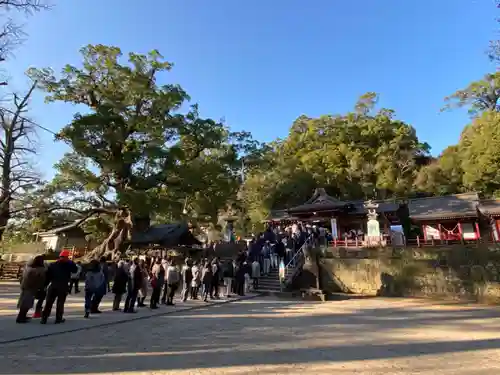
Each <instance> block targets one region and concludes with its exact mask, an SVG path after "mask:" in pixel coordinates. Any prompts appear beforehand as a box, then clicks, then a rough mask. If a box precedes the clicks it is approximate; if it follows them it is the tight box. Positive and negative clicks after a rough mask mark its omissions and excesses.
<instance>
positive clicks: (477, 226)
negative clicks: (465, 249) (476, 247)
mask: <svg viewBox="0 0 500 375" xmlns="http://www.w3.org/2000/svg"><path fill="white" fill-rule="evenodd" d="M475 232H476V239H477V240H479V238H481V232H480V231H479V223H478V222H477V221H476V230H475Z"/></svg>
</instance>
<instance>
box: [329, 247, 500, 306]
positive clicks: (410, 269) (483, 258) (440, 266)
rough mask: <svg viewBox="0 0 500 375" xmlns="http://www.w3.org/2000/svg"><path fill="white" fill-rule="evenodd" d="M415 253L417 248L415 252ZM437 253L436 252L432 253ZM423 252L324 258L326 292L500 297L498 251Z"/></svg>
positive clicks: (499, 300)
mask: <svg viewBox="0 0 500 375" xmlns="http://www.w3.org/2000/svg"><path fill="white" fill-rule="evenodd" d="M411 254H412V255H413V253H411ZM432 254H434V256H432ZM432 254H431V256H429V254H426V255H425V256H422V257H417V258H416V259H415V257H413V256H410V257H402V258H397V259H394V258H392V259H391V258H387V257H386V258H382V257H381V258H378V259H339V258H337V259H327V258H326V259H325V258H323V259H321V261H320V264H321V268H322V272H321V277H322V287H323V289H324V290H325V291H328V292H339V291H342V292H351V293H357V294H364V295H370V296H376V295H384V296H408V297H430V298H444V299H455V300H457V299H458V300H468V301H470V300H472V301H478V302H487V303H500V283H499V274H500V272H499V270H500V261H499V259H498V258H499V255H498V254H496V253H493V252H491V251H487V250H486V251H485V250H484V249H472V250H471V249H460V250H458V251H457V252H455V253H452V252H445V253H439V252H435V251H434V252H432Z"/></svg>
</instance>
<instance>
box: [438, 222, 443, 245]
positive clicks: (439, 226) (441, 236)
mask: <svg viewBox="0 0 500 375" xmlns="http://www.w3.org/2000/svg"><path fill="white" fill-rule="evenodd" d="M442 229H443V227H442V226H441V223H439V224H438V231H439V240H440V241H441V242H443V232H442Z"/></svg>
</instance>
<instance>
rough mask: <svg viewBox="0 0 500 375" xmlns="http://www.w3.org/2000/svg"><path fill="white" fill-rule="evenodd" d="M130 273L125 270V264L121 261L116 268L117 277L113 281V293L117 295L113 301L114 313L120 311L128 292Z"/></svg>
mask: <svg viewBox="0 0 500 375" xmlns="http://www.w3.org/2000/svg"><path fill="white" fill-rule="evenodd" d="M127 282H128V273H127V270H126V268H125V262H124V261H123V260H120V261H119V262H118V265H117V267H116V272H115V277H114V279H113V288H112V292H113V294H114V295H115V298H114V300H113V311H118V310H120V303H121V301H122V297H123V295H124V294H125V293H126V292H127Z"/></svg>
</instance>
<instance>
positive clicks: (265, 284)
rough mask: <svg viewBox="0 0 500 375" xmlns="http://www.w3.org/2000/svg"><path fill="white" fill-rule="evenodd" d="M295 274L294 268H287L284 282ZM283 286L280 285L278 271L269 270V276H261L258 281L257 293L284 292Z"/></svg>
mask: <svg viewBox="0 0 500 375" xmlns="http://www.w3.org/2000/svg"><path fill="white" fill-rule="evenodd" d="M293 272H295V268H287V269H286V270H285V280H288V278H289V277H290V276H291V275H292V274H293ZM285 289H287V288H286V287H285V285H283V287H282V286H281V285H280V278H279V269H277V268H276V269H271V271H269V275H267V276H261V278H260V279H259V289H258V291H259V292H273V293H276V292H284V291H285Z"/></svg>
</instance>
